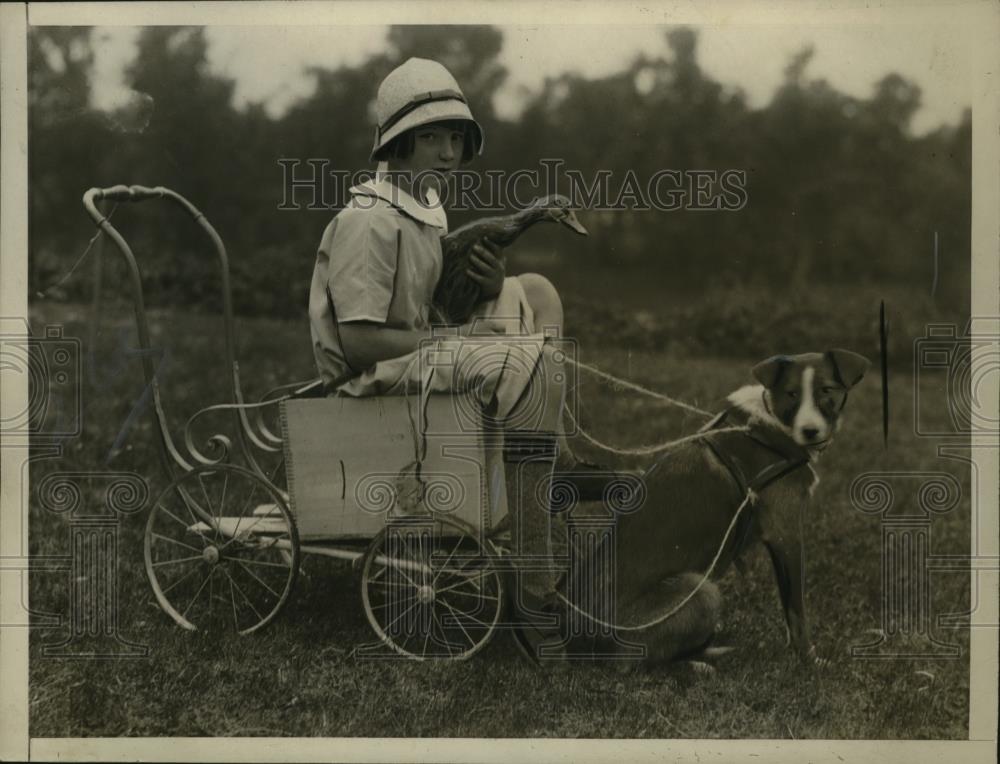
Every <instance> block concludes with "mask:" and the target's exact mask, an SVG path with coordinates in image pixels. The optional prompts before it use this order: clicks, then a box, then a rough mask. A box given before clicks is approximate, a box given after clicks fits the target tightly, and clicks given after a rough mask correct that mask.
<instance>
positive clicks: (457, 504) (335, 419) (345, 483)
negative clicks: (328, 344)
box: [84, 186, 506, 660]
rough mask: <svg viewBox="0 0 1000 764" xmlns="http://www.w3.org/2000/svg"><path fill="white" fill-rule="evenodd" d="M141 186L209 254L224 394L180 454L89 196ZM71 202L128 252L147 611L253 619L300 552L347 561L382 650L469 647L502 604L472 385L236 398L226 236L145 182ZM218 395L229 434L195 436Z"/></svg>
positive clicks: (496, 451)
mask: <svg viewBox="0 0 1000 764" xmlns="http://www.w3.org/2000/svg"><path fill="white" fill-rule="evenodd" d="M150 199H166V200H169V201H171V202H173V203H174V204H176V205H177V206H179V207H180V208H181V209H182V210H184V211H186V212H187V213H188V214H189V215H190V216H191V217H192V218H193V219H194V220H195V221H196V222H197V223H198V224H199V225H200V226H201V227H202V229H204V231H205V233H206V234H207V235H208V237H209V238H210V240H211V241H212V243H213V245H214V248H215V251H216V253H217V255H218V258H219V262H220V268H221V279H222V300H223V318H224V327H225V360H226V363H227V366H228V369H229V370H230V374H231V387H232V398H231V400H230V401H228V402H225V403H219V404H215V405H212V406H208V407H206V408H204V409H202V410H201V411H199V412H198V413H196V414H195V415H194V416H193V417H191V418H190V419H189V420H188V422H187V424H186V426H185V428H184V446H185V452H183V453H182V451H181V449H179V448H178V447H177V444H176V443H175V441H174V439H173V437H172V435H171V432H170V429H169V428H168V426H167V421H166V416H165V413H164V411H165V410H164V405H163V401H162V400H161V398H160V391H159V387H158V383H157V379H156V373H155V368H154V365H153V361H152V357H151V355H150V353H149V352H148V351H149V349H150V340H149V329H148V324H147V319H146V313H145V305H144V301H143V292H142V282H141V278H140V272H139V268H138V265H137V263H136V260H135V257H134V255H133V253H132V251H131V249H130V247H129V245H128V243H127V242H126V241H125V240H124V238H123V237H122V236H121V235H120V233H119V232H118V231H117V230H116V229H115V227H114V226H112V225H111V223H110V222H109V220H108V217H106V216H105V215H104V214H102V212H101V210H100V207H99V203H100V202H102V201H106V202H114V203H123V202H141V201H146V200H150ZM84 206H85V207H86V209H87V212H88V213H89V214H90V216H91V217H92V218H93V220H94V222H95V223H96V224H97V226H98V227H99V228H100V230H101V231H102V233H103V234H104V235H106V236H107V237H108V238H110V239H111V240H112V241H113V242H114V244H115V245H116V247H117V250H118V251H119V252H120V253H121V255H122V256H123V258H124V259H125V261H126V264H127V266H128V269H129V274H130V278H131V285H132V291H133V299H134V303H135V317H136V324H137V328H138V339H139V345H140V349H141V351H143V352H142V354H141V358H142V363H143V373H144V375H145V379H146V383H147V385H148V386H149V389H150V390H151V392H152V396H153V404H154V405H153V410H154V414H155V417H156V423H157V429H158V435H159V437H158V443H159V445H160V449H159V450H160V454H161V457H162V461H163V465H164V467H165V469H166V470H167V473H168V475H169V477H170V484H169V485H168V486H167V488H166V489H165V490H164V491H163V492H162V493H161V494H160V496H159V497H158V498H157V499H156V501H155V502H154V503H153V505H152V507H151V508H150V510H149V518H148V521H147V523H146V532H145V568H146V573H147V575H148V577H149V581H150V584H151V586H152V588H153V592H154V594H155V596H156V599H157V601H158V602H159V604H160V606H161V607H162V608H163V610H164V611H165V612H166V613H167V614H169V615H170V617H171V618H173V619H174V621H176V622H177V623H178V624H179V625H181V626H182V627H184V628H186V629H191V630H200V629H218V628H227V629H234V630H236V631H238V632H239V633H241V634H247V633H250V632H254V631H257V630H258V629H260V628H262V627H263V626H265V625H267V624H268V623H270V622H271V621H272V620H274V618H275V617H276V616H277V615H278V613H279V612H280V611H281V608H282V607H283V606H284V605H285V603H286V602H287V601H288V599H289V597H290V595H291V593H292V591H293V589H294V586H295V582H296V577H297V575H298V572H299V565H300V560H301V555H303V554H322V555H327V556H330V557H335V558H340V559H344V560H348V561H351V562H352V563H353V564H354V565H356V566H357V567H358V568H359V569H360V584H361V596H362V602H363V603H364V609H365V614H366V616H367V619H368V622H369V623H370V625H371V627H372V629H373V630H374V632H375V633H376V634H377V635H378V637H379V638H380V640H381V641H382V642H383V643H384V644H385V645H387V646H389V647H390V648H391V649H392V650H393V651H395V652H396V653H399V654H401V655H404V656H407V657H409V658H413V659H416V660H424V659H428V658H441V659H452V660H454V659H464V658H468V657H469V656H471V655H473V654H474V653H475V652H477V651H478V650H480V649H481V648H482V647H483V646H484V645H485V644H486V643H487V642H488V641H489V640H490V639H491V638H492V636H493V635H494V633H495V632H496V631H497V628H498V625H500V624H501V618H502V613H503V610H504V599H505V598H504V576H503V574H502V567H503V565H502V558H503V556H504V555H505V554H506V547H505V544H504V542H503V539H502V538H501V537H500V536H499V535H498V534H497V533H496V532H495V531H494V529H495V528H497V525H498V523H499V522H500V521H501V520H502V518H503V516H504V515H505V514H506V496H505V486H504V473H503V463H502V459H501V454H500V448H499V446H498V439H497V437H496V435H495V434H493V433H490V432H489V431H488V430H487V429H485V428H483V427H481V426H477V425H478V424H479V422H478V420H476V419H475V417H476V416H477V415H478V414H477V413H472V412H478V408H477V407H476V406H475V405H473V402H472V400H471V399H469V398H466V397H464V396H452V395H431V396H427V397H425V398H424V399H422V400H419V399H418V398H417V397H416V396H406V397H379V398H348V397H326V396H325V395H323V391H322V388H321V385H320V384H319V382H318V381H313V382H310V383H300V384H295V385H286V386H284V387H281V388H277V389H276V390H272V391H270V392H269V393H267V394H266V395H265V396H264V397H263V398H262V399H261V400H260V401H258V402H253V403H247V402H246V401H245V400H244V397H243V393H242V388H241V384H240V371H239V365H238V363H237V361H236V358H235V348H236V343H235V330H234V323H233V310H232V300H231V291H230V281H229V265H228V259H227V255H226V250H225V246H224V245H223V242H222V240H221V238H220V237H219V235H218V234H217V233H216V231H215V229H214V228H213V227H212V226H211V224H210V223H209V222H208V220H207V219H206V218H205V217H204V215H202V214H201V213H200V212H199V211H198V210H197V209H196V208H195V207H194V206H193V205H192V204H191V203H190V202H188V201H187V200H186V199H185V198H184V197H182V196H181V195H179V194H177V193H175V192H174V191H171V190H169V189H166V188H163V187H156V188H146V187H142V186H130V187H127V186H114V187H111V188H105V189H100V188H92V189H90V190H89V191H87V192H86V194H85V195H84ZM220 411H228V412H229V414H230V415H231V416H233V417H234V420H235V421H234V424H235V432H236V438H235V443H234V441H233V440H232V439H230V438H229V437H227V436H226V435H223V434H216V435H212V436H211V437H209V438H208V439H207V445H206V446H204V448H205V451H207V453H206V452H203V451H202V450H200V449H199V448H198V447H197V445H196V444H195V439H194V436H193V435H192V432H193V427H194V425H195V423H196V422H198V421H199V420H201V419H202V418H203V417H204V416H205V415H207V414H209V413H211V412H220ZM275 421H276V422H277V423H278V426H275ZM470 422H472V425H471V426H470Z"/></svg>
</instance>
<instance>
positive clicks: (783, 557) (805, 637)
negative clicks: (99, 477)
mask: <svg viewBox="0 0 1000 764" xmlns="http://www.w3.org/2000/svg"><path fill="white" fill-rule="evenodd" d="M787 542H788V539H773V540H770V541H765V542H764V543H765V545H766V546H767V551H768V552H769V553H770V554H771V562H772V563H773V564H774V576H775V579H777V583H778V593H779V594H780V595H781V607H782V609H783V610H784V613H785V626H786V628H787V630H788V641H789V643H790V644H791V645H792V646H793V647H794V648H795V650H796V651H797V652H798V653H799V656H800V657H802V658H806V657H807V656H808V655H809V654H810V652H812V651H813V647H812V641H811V640H810V637H809V624H808V622H807V621H806V617H805V581H804V577H805V570H804V566H803V565H802V549H801V543H799V544H797V545H790V544H788V543H787Z"/></svg>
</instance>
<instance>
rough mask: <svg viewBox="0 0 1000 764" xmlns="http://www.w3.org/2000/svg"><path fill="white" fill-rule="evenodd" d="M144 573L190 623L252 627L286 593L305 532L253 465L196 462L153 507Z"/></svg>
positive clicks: (178, 617) (172, 610) (166, 605)
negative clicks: (300, 531) (202, 464)
mask: <svg viewBox="0 0 1000 764" xmlns="http://www.w3.org/2000/svg"><path fill="white" fill-rule="evenodd" d="M145 556H146V575H147V576H148V577H149V582H150V584H152V586H153V593H154V594H155V595H156V599H157V601H159V603H160V607H162V608H163V609H164V610H165V611H166V612H167V613H168V614H169V615H170V617H171V618H173V619H174V620H175V621H176V622H177V623H179V624H180V625H181V626H183V627H184V628H185V629H191V630H192V631H196V630H233V629H235V631H237V632H239V633H240V634H249V633H250V632H252V631H256V630H257V629H259V628H260V627H262V626H264V625H265V624H267V623H269V622H270V621H271V620H272V619H273V618H274V617H275V616H276V615H277V614H278V611H279V610H281V608H282V606H283V605H284V604H285V602H286V601H287V600H288V597H289V595H290V593H291V591H292V586H294V584H295V577H296V575H297V573H298V569H299V537H298V532H297V530H296V528H295V521H294V520H293V519H292V515H291V513H290V512H289V510H288V505H287V504H286V502H285V500H284V498H283V497H282V496H281V495H280V494H278V493H277V492H275V491H274V489H273V488H271V487H270V486H269V485H268V484H267V483H266V482H264V481H263V480H261V479H260V478H259V477H257V476H256V475H255V474H254V473H252V472H250V471H249V470H246V469H243V468H242V467H236V466H232V465H211V466H205V467H198V468H196V469H194V470H192V471H190V472H187V473H185V474H184V475H182V476H181V477H179V478H177V480H175V481H174V482H173V483H171V484H170V486H168V487H167V489H166V490H165V491H164V492H163V493H162V494H161V495H160V497H159V499H157V501H156V503H155V504H154V505H153V508H152V510H151V511H150V513H149V520H148V522H147V523H146V538H145Z"/></svg>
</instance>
